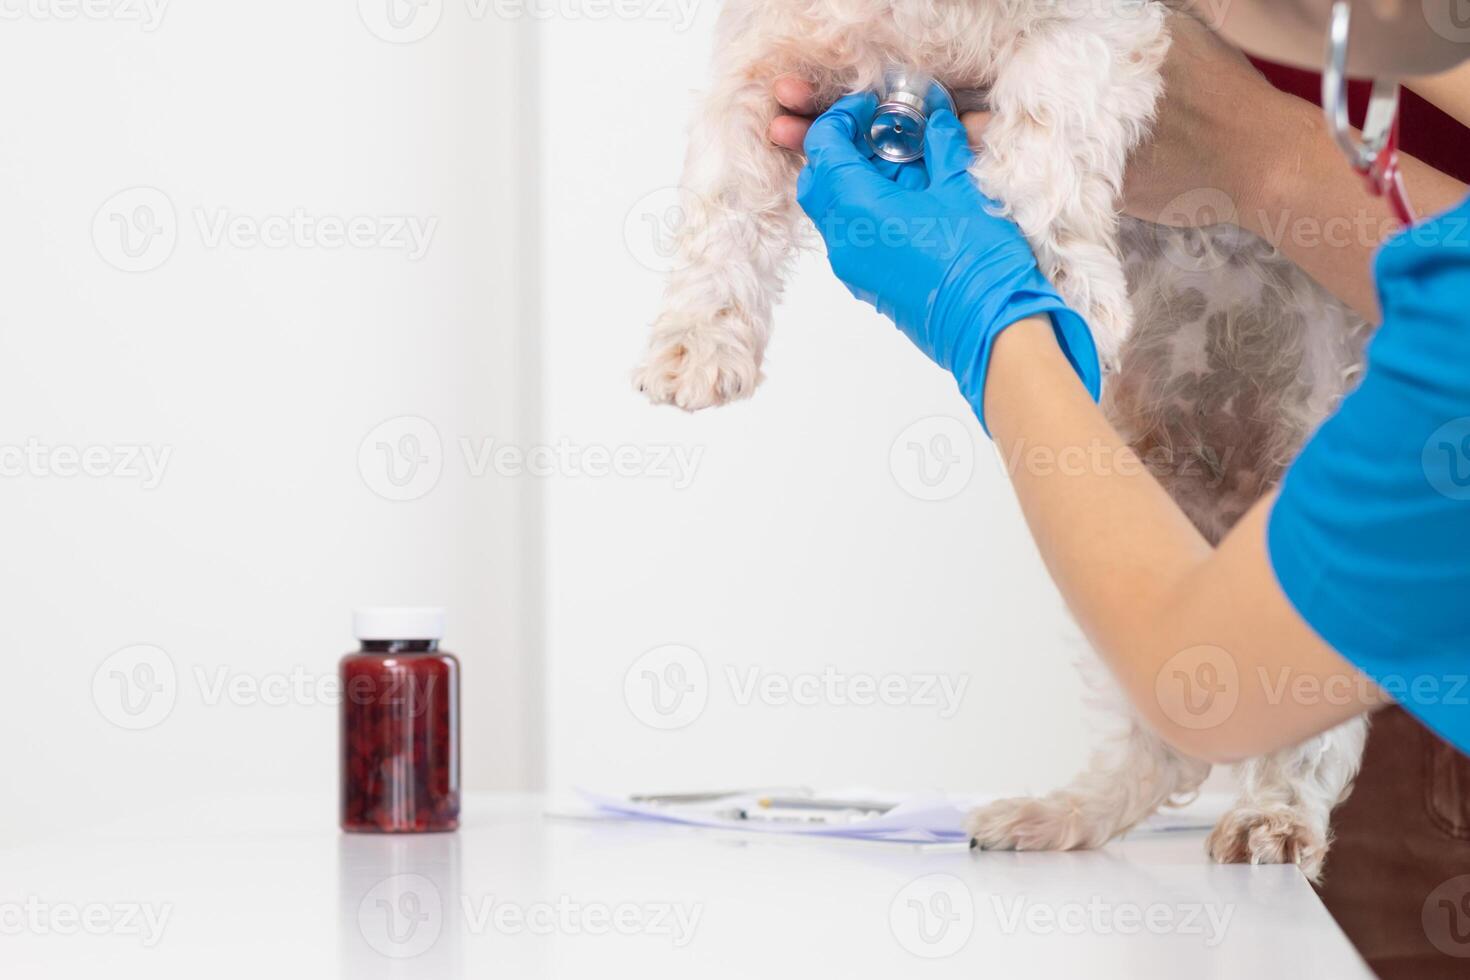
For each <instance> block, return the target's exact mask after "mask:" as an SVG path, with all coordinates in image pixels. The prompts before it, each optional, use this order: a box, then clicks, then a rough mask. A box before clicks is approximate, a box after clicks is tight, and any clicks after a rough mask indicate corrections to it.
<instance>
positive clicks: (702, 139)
mask: <svg viewBox="0 0 1470 980" xmlns="http://www.w3.org/2000/svg"><path fill="white" fill-rule="evenodd" d="M716 71H717V73H718V74H719V77H718V78H717V79H716V82H715V85H714V87H713V89H712V90H711V92H710V94H709V96H708V97H707V98H706V99H705V101H704V104H703V105H702V106H701V107H700V109H699V111H698V114H697V117H696V122H695V125H694V127H693V131H692V133H691V135H690V141H689V151H688V156H687V158H686V160H685V165H684V176H683V181H682V185H681V187H680V198H681V209H682V211H683V219H682V221H681V222H680V224H679V227H678V228H677V230H676V232H675V266H674V269H673V271H672V273H671V274H670V278H669V283H668V286H667V288H666V290H665V293H664V301H663V308H662V311H661V313H660V314H659V317H658V319H657V320H656V321H655V323H654V325H653V337H652V340H651V341H650V344H649V350H648V354H647V356H646V358H645V360H644V362H643V364H642V366H640V367H639V368H638V370H637V371H636V372H635V373H634V381H635V383H636V384H637V386H638V388H639V390H641V391H643V392H645V393H646V394H647V395H648V396H649V398H650V399H652V400H653V401H654V402H660V403H671V404H674V405H677V406H679V407H680V408H683V409H686V410H689V411H693V410H695V409H700V408H706V407H709V406H712V405H720V404H723V403H725V402H728V401H731V400H734V399H737V398H744V397H747V396H749V395H750V394H751V392H752V391H753V390H754V389H755V386H756V384H757V383H758V382H759V381H760V377H761V373H760V367H761V359H762V357H763V356H764V354H765V350H766V342H767V340H768V338H769V336H770V329H771V304H772V302H773V301H774V300H775V299H776V297H777V296H779V294H780V291H781V285H782V279H783V276H784V274H785V271H786V268H787V266H788V264H789V261H790V258H791V255H792V252H793V248H794V245H795V241H796V235H797V228H798V225H797V218H798V213H797V211H796V206H795V200H794V196H793V193H792V188H793V186H794V181H795V177H796V171H797V169H798V168H799V165H800V161H799V160H798V159H797V158H796V156H795V155H794V154H790V153H787V152H786V151H783V150H781V149H779V148H777V147H775V146H773V145H772V144H771V143H770V141H769V140H768V138H767V136H766V129H767V127H768V126H769V124H770V121H771V119H772V118H774V116H775V114H776V103H775V101H774V99H773V97H772V95H771V79H772V78H773V77H774V76H775V74H776V70H775V68H774V67H771V69H770V70H769V71H767V70H763V69H761V68H760V67H759V66H755V65H748V64H739V65H734V64H731V65H721V66H718V67H717V68H716Z"/></svg>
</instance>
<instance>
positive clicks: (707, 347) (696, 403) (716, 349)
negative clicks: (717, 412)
mask: <svg viewBox="0 0 1470 980" xmlns="http://www.w3.org/2000/svg"><path fill="white" fill-rule="evenodd" d="M761 334H762V331H760V330H758V329H757V328H756V327H755V326H754V325H753V324H750V323H748V322H746V321H745V320H743V319H741V318H739V317H738V316H736V315H735V314H734V313H731V312H729V311H722V312H720V313H718V314H716V315H715V316H714V317H713V318H708V319H701V318H699V317H697V316H695V315H692V314H687V313H665V314H664V315H663V316H661V317H659V318H658V322H656V323H655V324H654V325H653V339H652V341H650V343H649V348H648V356H647V357H646V358H645V360H644V362H643V364H642V365H641V366H640V367H639V368H638V370H636V371H635V372H633V383H634V384H635V385H637V387H638V390H639V391H641V392H643V393H644V394H646V395H647V396H648V397H649V400H651V401H653V402H654V403H655V404H661V405H677V406H678V407H680V408H682V409H684V410H685V411H686V412H693V411H697V410H699V409H701V408H710V407H712V406H715V405H723V404H725V403H726V402H731V401H735V400H736V399H739V398H748V397H750V394H751V392H753V391H755V386H756V385H757V384H759V383H760V380H761V353H762V351H761V349H760V348H761V346H762V344H761V340H760V337H761Z"/></svg>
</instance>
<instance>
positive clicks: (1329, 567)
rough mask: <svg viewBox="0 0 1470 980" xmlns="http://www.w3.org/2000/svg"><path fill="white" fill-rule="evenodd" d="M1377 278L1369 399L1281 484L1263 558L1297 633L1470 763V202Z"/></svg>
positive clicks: (1430, 225)
mask: <svg viewBox="0 0 1470 980" xmlns="http://www.w3.org/2000/svg"><path fill="white" fill-rule="evenodd" d="M1375 268H1376V276H1377V282H1378V296H1379V302H1380V305H1381V309H1382V310H1383V325H1382V326H1381V327H1380V328H1379V330H1378V333H1377V334H1376V335H1375V336H1374V338H1373V340H1372V342H1371V343H1370V344H1369V347H1368V366H1367V370H1366V372H1365V374H1364V377H1363V381H1362V384H1361V385H1359V386H1358V388H1357V389H1356V390H1355V391H1353V392H1352V393H1351V394H1349V395H1348V396H1347V397H1346V398H1345V399H1343V402H1342V405H1341V407H1340V408H1339V410H1338V412H1337V413H1336V414H1335V415H1333V416H1332V417H1331V418H1329V419H1328V420H1327V421H1326V422H1325V423H1323V425H1322V427H1321V428H1320V429H1319V430H1318V431H1317V432H1316V434H1315V435H1313V437H1312V439H1311V440H1310V441H1309V442H1308V443H1307V446H1306V448H1304V449H1303V450H1302V453H1301V456H1300V457H1299V458H1298V459H1297V461H1296V462H1295V463H1294V464H1292V466H1291V467H1290V469H1288V471H1287V474H1286V477H1285V479H1284V480H1283V482H1282V486H1281V495H1280V498H1279V499H1278V500H1277V502H1276V505H1275V507H1274V509H1273V510H1272V513H1271V517H1270V522H1269V524H1268V530H1267V546H1268V548H1269V550H1270V554H1271V563H1272V566H1273V567H1274V569H1275V572H1276V578H1277V580H1278V581H1279V582H1280V583H1281V588H1282V590H1283V591H1284V592H1285V593H1286V596H1287V598H1288V599H1289V600H1290V601H1291V603H1292V605H1294V606H1295V607H1296V609H1297V611H1298V612H1299V613H1300V614H1301V616H1302V618H1303V619H1305V620H1306V621H1307V622H1308V623H1309V624H1310V625H1311V626H1312V628H1313V629H1314V630H1316V632H1317V633H1318V634H1319V635H1320V636H1321V637H1322V638H1323V639H1324V640H1325V641H1326V642H1327V643H1328V644H1329V645H1330V646H1332V647H1333V649H1335V650H1337V651H1338V653H1340V654H1342V656H1344V657H1346V658H1347V659H1348V660H1350V661H1352V662H1353V663H1354V664H1356V665H1357V667H1358V668H1359V669H1360V670H1362V671H1363V672H1364V673H1365V674H1367V675H1368V676H1370V677H1372V678H1373V679H1374V680H1375V681H1376V682H1377V683H1378V684H1379V686H1381V687H1382V688H1383V689H1384V690H1385V691H1386V692H1387V693H1388V694H1390V695H1391V696H1393V697H1394V698H1395V699H1396V700H1398V702H1399V703H1400V704H1402V705H1403V706H1404V708H1405V709H1407V710H1408V711H1410V712H1412V713H1413V714H1414V715H1416V716H1417V717H1418V718H1419V719H1420V720H1422V721H1423V722H1424V723H1425V724H1427V725H1428V726H1429V727H1430V728H1432V729H1434V730H1435V731H1436V732H1438V733H1439V734H1440V735H1442V736H1443V737H1444V738H1446V739H1448V740H1449V741H1450V742H1453V743H1454V744H1455V745H1457V746H1458V747H1459V748H1460V749H1461V751H1464V752H1467V753H1470V201H1466V202H1465V203H1464V204H1462V205H1460V206H1459V207H1458V208H1456V209H1455V210H1453V211H1450V212H1448V213H1447V214H1444V215H1441V216H1440V217H1438V218H1436V219H1434V220H1432V221H1428V222H1425V223H1423V224H1421V225H1418V226H1416V227H1414V228H1412V229H1408V230H1406V231H1404V232H1401V233H1400V234H1399V235H1398V236H1396V237H1395V238H1393V239H1391V240H1390V241H1389V242H1387V243H1385V244H1384V246H1383V247H1382V248H1381V249H1380V250H1379V253H1378V256H1377V259H1376V262H1375Z"/></svg>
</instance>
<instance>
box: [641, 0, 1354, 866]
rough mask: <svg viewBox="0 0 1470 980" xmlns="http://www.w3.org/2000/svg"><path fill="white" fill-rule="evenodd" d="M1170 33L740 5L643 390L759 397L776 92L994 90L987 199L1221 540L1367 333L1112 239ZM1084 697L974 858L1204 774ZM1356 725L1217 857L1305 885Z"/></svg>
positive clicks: (775, 272)
mask: <svg viewBox="0 0 1470 980" xmlns="http://www.w3.org/2000/svg"><path fill="white" fill-rule="evenodd" d="M1167 16H1168V14H1167V11H1166V10H1165V8H1164V6H1163V5H1162V4H1161V3H1159V2H1156V0H730V2H728V3H727V5H726V6H725V8H724V10H723V11H722V14H721V17H720V23H719V27H718V31H717V38H716V45H715V59H714V60H715V66H714V81H713V86H712V88H711V90H710V92H709V94H708V95H707V96H706V98H705V100H704V102H703V105H702V106H701V107H700V108H699V110H698V111H697V112H696V114H695V120H696V121H695V125H694V130H693V133H692V134H691V139H690V145H689V155H688V158H687V161H686V164H685V171H684V179H683V184H682V188H681V190H682V195H683V202H682V203H683V210H684V215H685V219H684V221H683V222H682V224H681V226H680V229H679V232H678V236H677V242H676V246H677V257H678V261H677V262H676V271H675V272H674V273H673V275H672V276H671V278H670V281H669V284H668V287H667V290H666V293H665V297H664V304H663V310H662V312H661V313H660V315H659V317H658V319H657V321H656V322H655V324H654V329H653V337H652V341H651V344H650V349H649V353H648V356H647V358H646V360H645V362H644V364H643V365H642V366H641V367H640V368H639V369H638V371H637V372H636V375H635V379H636V382H637V384H638V386H639V387H640V388H641V389H642V390H643V391H645V392H646V393H647V394H648V395H649V397H650V398H652V399H653V400H654V401H656V402H664V403H671V404H674V405H677V406H679V407H681V408H684V409H686V410H694V409H699V408H705V407H708V406H711V405H719V404H723V403H725V402H728V401H731V400H733V399H736V398H743V397H747V396H749V395H750V394H751V393H752V391H753V390H754V389H755V387H756V385H757V383H758V382H759V380H760V377H761V371H760V369H761V360H762V357H763V354H764V352H765V348H766V343H767V341H768V339H769V336H770V323H771V312H772V304H773V302H774V301H775V300H776V299H777V298H778V296H779V294H780V291H781V287H782V282H783V278H784V275H785V273H786V270H787V268H788V265H789V262H790V259H791V256H792V253H793V251H794V249H795V247H796V245H797V242H798V238H799V237H800V235H801V232H802V230H803V228H804V218H802V216H801V213H800V211H799V209H798V208H797V206H796V203H795V195H794V187H795V177H796V172H797V170H798V167H799V161H798V160H797V159H796V158H795V156H794V155H792V154H789V153H786V152H784V151H782V150H779V149H777V148H776V147H773V146H772V145H771V144H770V143H769V142H768V140H767V138H766V131H767V127H768V125H769V123H770V121H771V119H772V118H773V117H774V116H775V115H776V113H777V112H778V108H779V107H778V106H777V105H776V102H775V100H774V98H773V97H772V95H771V91H772V83H773V81H774V80H775V78H776V77H777V76H779V75H781V74H786V73H792V74H796V75H799V76H801V77H804V78H808V79H811V80H812V81H813V82H814V83H815V85H816V89H817V99H818V102H819V103H820V104H829V103H830V102H832V101H833V100H835V99H836V97H837V96H839V95H840V94H842V93H844V92H849V91H857V90H862V89H870V88H875V87H876V86H877V83H878V82H879V80H880V79H881V77H882V73H883V71H884V69H885V67H887V66H889V65H891V64H899V65H906V66H910V67H914V68H919V69H922V70H924V71H927V72H929V73H930V74H932V75H933V76H934V77H936V78H939V79H940V80H941V81H943V82H945V83H946V84H947V85H948V86H949V87H950V88H951V89H952V90H954V91H957V92H961V93H970V94H971V95H973V94H974V93H983V99H984V101H985V102H986V103H987V104H988V107H989V108H990V109H991V110H992V112H993V113H994V116H993V118H992V121H991V123H990V125H989V126H988V127H987V129H986V134H985V146H984V148H983V152H981V153H980V154H979V155H978V157H977V161H976V164H975V166H974V167H973V169H972V174H973V176H974V178H975V180H976V181H977V183H978V184H979V186H980V188H981V189H982V190H984V191H985V192H986V193H987V194H989V195H990V196H991V197H992V198H994V199H995V200H997V201H999V202H1000V203H1001V205H1002V206H1003V207H1004V208H1005V209H1006V210H1007V211H1008V213H1009V214H1010V215H1011V216H1012V217H1013V218H1014V219H1015V220H1016V222H1017V224H1018V225H1019V226H1020V228H1021V230H1022V231H1023V232H1024V233H1025V235H1026V237H1027V240H1028V241H1029V242H1030V243H1031V245H1032V247H1033V249H1034V250H1035V252H1036V255H1037V258H1038V261H1039V262H1040V265H1041V267H1042V270H1043V271H1044V272H1045V273H1046V274H1047V275H1048V276H1049V277H1050V278H1051V280H1052V281H1053V282H1054V283H1055V284H1056V286H1057V288H1058V290H1059V291H1060V292H1061V293H1062V295H1063V296H1064V297H1065V298H1066V300H1067V301H1068V302H1069V303H1070V304H1071V305H1072V306H1073V307H1074V308H1076V309H1077V310H1079V311H1081V312H1082V313H1084V315H1085V316H1086V318H1087V320H1088V322H1089V324H1090V325H1091V327H1092V329H1093V332H1094V335H1095V337H1096V340H1097V344H1098V348H1099V351H1100V352H1101V354H1102V359H1103V362H1104V367H1105V368H1106V369H1107V370H1108V372H1109V380H1108V384H1107V394H1106V398H1105V408H1106V409H1107V411H1108V412H1109V415H1110V417H1111V418H1112V419H1113V421H1114V423H1115V424H1116V425H1117V426H1118V427H1119V429H1120V431H1122V432H1123V433H1125V434H1126V435H1127V436H1128V438H1129V439H1130V441H1131V442H1132V444H1133V446H1134V448H1135V449H1136V450H1138V452H1139V454H1140V456H1142V458H1144V460H1145V461H1146V462H1147V463H1148V465H1149V466H1150V467H1151V468H1152V469H1153V471H1154V472H1155V474H1156V475H1158V477H1159V478H1160V480H1161V481H1162V482H1163V483H1164V485H1165V486H1166V487H1167V488H1168V489H1169V491H1170V492H1171V494H1173V496H1174V498H1175V499H1176V500H1177V501H1178V502H1179V503H1180V505H1181V506H1182V507H1183V508H1184V509H1185V511H1186V513H1188V514H1189V515H1190V517H1191V519H1193V520H1194V521H1195V523H1196V524H1197V525H1198V526H1199V527H1200V528H1201V530H1202V531H1203V532H1204V533H1205V534H1206V536H1208V537H1210V538H1211V539H1212V540H1218V538H1219V537H1220V536H1221V535H1222V534H1223V533H1224V531H1225V530H1226V529H1228V528H1229V526H1230V525H1231V524H1233V523H1234V521H1235V520H1236V519H1237V518H1238V517H1239V516H1240V515H1241V514H1242V513H1244V511H1245V510H1246V509H1247V508H1248V507H1249V505H1250V504H1251V503H1252V502H1254V501H1255V500H1256V499H1258V498H1259V497H1260V495H1261V494H1262V493H1264V492H1265V491H1266V490H1267V489H1269V487H1270V486H1271V485H1272V484H1273V483H1274V482H1275V481H1276V480H1277V479H1278V478H1279V476H1280V473H1281V470H1282V468H1283V467H1284V465H1285V463H1286V462H1287V461H1288V460H1289V459H1290V458H1291V456H1292V455H1293V454H1294V453H1295V452H1296V450H1297V449H1298V448H1299V446H1300V444H1301V442H1302V440H1303V439H1304V438H1305V435H1306V433H1307V432H1308V431H1310V428H1311V427H1312V426H1313V425H1314V424H1315V423H1316V422H1317V421H1318V420H1320V419H1321V418H1322V417H1323V416H1324V415H1325V414H1326V412H1327V411H1328V410H1330V408H1331V406H1332V405H1333V404H1334V402H1335V400H1336V399H1337V398H1338V397H1339V396H1340V394H1341V392H1342V390H1343V388H1344V386H1345V384H1346V382H1347V379H1348V378H1349V377H1350V376H1351V374H1352V372H1353V371H1355V370H1356V366H1357V364H1358V362H1359V358H1360V346H1361V335H1362V332H1363V330H1362V328H1363V324H1362V323H1361V321H1358V320H1356V319H1355V318H1353V317H1352V316H1351V315H1350V314H1349V313H1348V312H1347V311H1345V310H1344V309H1343V308H1342V307H1341V306H1340V305H1339V304H1337V303H1336V302H1335V301H1334V300H1332V298H1331V297H1330V296H1327V294H1325V293H1324V292H1323V291H1322V290H1321V289H1320V288H1319V287H1317V286H1316V285H1315V284H1314V283H1313V282H1312V281H1311V280H1310V279H1309V278H1308V277H1307V276H1306V275H1305V274H1303V273H1302V272H1301V271H1300V270H1298V269H1296V268H1295V267H1294V266H1292V265H1291V264H1290V263H1288V262H1286V261H1285V260H1284V259H1282V258H1281V257H1280V256H1279V255H1277V254H1276V253H1275V252H1273V251H1272V250H1271V249H1270V248H1268V247H1267V246H1265V245H1264V243H1261V242H1259V241H1257V240H1255V239H1254V238H1252V237H1251V236H1249V235H1247V234H1246V233H1244V232H1240V231H1238V230H1237V229H1234V228H1231V227H1228V226H1216V227H1213V228H1209V229H1203V230H1194V231H1184V230H1177V229H1163V228H1156V227H1154V226H1152V225H1144V224H1141V223H1138V222H1132V221H1129V222H1120V217H1119V208H1118V195H1119V190H1120V187H1121V183H1122V176H1123V171H1124V166H1125V164H1126V162H1127V158H1128V155H1129V153H1130V151H1131V150H1132V149H1133V148H1134V147H1136V146H1137V145H1138V143H1139V142H1140V141H1141V140H1142V139H1143V138H1144V136H1145V135H1146V134H1147V130H1148V127H1149V124H1150V122H1151V121H1152V118H1153V113H1154V108H1155V105H1156V103H1157V100H1158V98H1159V96H1160V94H1161V92H1162V84H1163V83H1162V80H1161V66H1162V64H1163V61H1164V58H1165V55H1166V54H1167V51H1168V44H1169V37H1168V30H1167ZM961 101H965V97H964V95H962V97H961ZM1125 259H1126V265H1125ZM1130 290H1131V295H1130ZM1135 316H1136V318H1137V329H1135V328H1134V323H1135ZM1098 673H1099V675H1101V672H1098ZM1097 689H1098V691H1099V693H1100V697H1101V698H1102V700H1104V701H1105V702H1107V704H1108V706H1109V710H1110V712H1111V713H1112V714H1113V716H1115V717H1116V718H1117V719H1118V720H1119V722H1120V724H1119V727H1118V731H1117V733H1116V734H1115V735H1114V736H1113V737H1111V738H1109V739H1106V740H1104V742H1103V745H1102V747H1101V748H1100V750H1099V752H1098V754H1097V757H1096V758H1095V760H1094V763H1093V765H1092V767H1091V768H1090V769H1089V770H1088V772H1086V773H1084V774H1083V775H1082V776H1081V777H1079V778H1078V779H1077V780H1076V781H1075V782H1074V783H1073V784H1072V785H1071V786H1069V787H1067V788H1066V789H1063V790H1059V791H1057V792H1055V793H1052V794H1050V795H1048V796H1046V797H1042V798H1040V799H1025V800H1008V801H1003V802H1000V803H997V804H994V805H992V806H989V807H986V808H983V809H981V810H979V811H977V812H976V813H974V814H972V815H971V818H970V824H969V826H970V831H971V833H972V835H973V837H974V839H975V841H976V843H977V844H978V845H979V846H983V847H1012V848H1024V849H1057V848H1074V847H1094V846H1098V845H1100V844H1102V843H1104V842H1106V841H1107V840H1109V839H1111V838H1113V837H1114V836H1116V835H1118V834H1121V833H1123V832H1125V831H1127V830H1128V829H1129V828H1130V827H1132V826H1134V825H1135V824H1136V823H1137V822H1138V821H1140V820H1142V819H1143V818H1144V817H1146V816H1148V815H1149V814H1150V813H1152V812H1153V811H1154V810H1155V809H1157V808H1158V807H1159V806H1161V805H1165V804H1168V803H1171V802H1177V801H1179V800H1180V799H1182V798H1185V797H1187V796H1189V795H1190V794H1192V793H1193V792H1194V791H1195V789H1196V788H1197V787H1198V786H1199V784H1200V782H1201V781H1202V780H1203V779H1204V778H1205V775H1206V774H1207V773H1208V771H1209V767H1208V766H1207V765H1206V764H1204V763H1202V762H1199V761H1197V760H1193V759H1187V758H1184V757H1182V756H1180V755H1179V754H1177V753H1175V752H1174V751H1173V750H1172V749H1170V748H1169V747H1168V746H1166V745H1165V744H1164V743H1163V742H1161V741H1160V740H1159V739H1157V738H1156V737H1155V736H1153V735H1152V734H1150V733H1149V732H1148V731H1147V730H1146V729H1144V727H1143V726H1142V725H1141V724H1140V723H1139V722H1137V721H1136V720H1135V719H1134V718H1133V716H1132V715H1131V713H1130V712H1129V710H1128V708H1127V706H1126V704H1125V703H1124V702H1123V699H1122V698H1121V696H1120V695H1119V694H1118V693H1117V691H1116V689H1114V688H1113V687H1112V685H1111V683H1110V682H1108V681H1106V680H1101V681H1099V683H1098V685H1097ZM1365 731H1366V722H1364V721H1355V722H1350V723H1348V724H1346V725H1343V726H1342V727H1340V728H1338V729H1336V730H1335V731H1333V732H1329V733H1327V734H1325V735H1322V736H1319V737H1317V738H1314V739H1311V740H1309V741H1308V742H1306V743H1304V744H1303V745H1301V746H1298V747H1296V748H1294V749H1292V750H1290V751H1286V752H1280V753H1277V754H1275V755H1272V756H1269V757H1267V758H1264V759H1258V760H1253V761H1251V762H1249V763H1246V764H1244V765H1242V766H1241V767H1239V768H1240V773H1241V777H1242V787H1243V788H1242V793H1241V796H1240V799H1239V801H1238V803H1237V805H1236V807H1235V808H1234V809H1233V810H1232V811H1231V813H1230V814H1229V815H1227V816H1226V817H1225V819H1224V820H1222V821H1221V823H1220V825H1219V826H1218V827H1217V828H1216V830H1215V833H1214V835H1213V836H1212V837H1211V840H1210V852H1211V854H1213V855H1214V856H1215V857H1216V858H1217V859H1219V860H1222V861H1252V862H1281V861H1295V862H1296V863H1298V864H1300V865H1301V866H1302V868H1303V870H1304V871H1305V872H1306V873H1307V874H1309V875H1312V876H1314V877H1315V876H1316V875H1317V874H1319V873H1320V871H1321V866H1322V858H1323V855H1324V854H1325V852H1326V848H1327V844H1328V840H1329V829H1328V815H1329V813H1330V811H1331V809H1332V807H1333V806H1334V805H1335V804H1336V803H1337V802H1338V801H1339V800H1340V799H1341V798H1342V797H1343V796H1344V795H1345V794H1346V792H1347V790H1348V788H1349V786H1350V784H1351V781H1352V778H1353V776H1354V775H1355V773H1356V770H1357V765H1358V759H1359V756H1360V754H1361V748H1362V743H1363V739H1364V733H1365Z"/></svg>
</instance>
